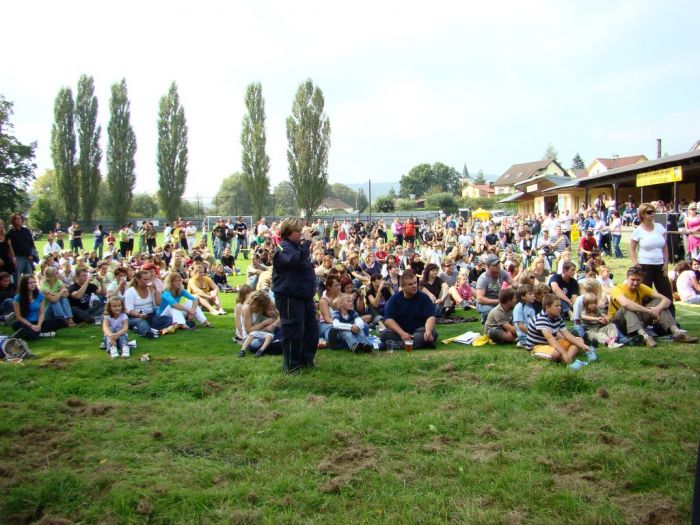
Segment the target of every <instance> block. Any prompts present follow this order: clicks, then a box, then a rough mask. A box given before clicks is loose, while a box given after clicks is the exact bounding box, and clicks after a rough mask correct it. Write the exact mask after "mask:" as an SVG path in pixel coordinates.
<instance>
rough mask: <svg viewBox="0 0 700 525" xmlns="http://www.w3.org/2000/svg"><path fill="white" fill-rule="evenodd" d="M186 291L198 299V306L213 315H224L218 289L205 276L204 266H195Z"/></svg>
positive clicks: (209, 278)
mask: <svg viewBox="0 0 700 525" xmlns="http://www.w3.org/2000/svg"><path fill="white" fill-rule="evenodd" d="M187 291H188V292H190V293H191V294H192V295H194V296H195V297H197V299H199V304H201V305H202V307H204V308H205V309H207V310H209V312H210V313H212V314H213V315H226V312H225V311H224V309H223V308H222V306H221V299H220V298H219V287H218V286H216V284H214V281H212V280H211V277H209V276H208V275H206V272H205V270H204V266H202V265H201V264H196V265H194V266H193V267H192V274H191V275H190V279H189V281H188V282H187Z"/></svg>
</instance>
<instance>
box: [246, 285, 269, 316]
mask: <svg viewBox="0 0 700 525" xmlns="http://www.w3.org/2000/svg"><path fill="white" fill-rule="evenodd" d="M246 303H247V304H248V308H250V311H251V312H254V313H256V314H262V313H265V310H267V307H268V306H269V305H270V304H272V299H270V296H269V295H268V294H267V292H264V291H262V290H256V291H254V292H253V293H251V294H250V296H249V297H248V300H247V301H246Z"/></svg>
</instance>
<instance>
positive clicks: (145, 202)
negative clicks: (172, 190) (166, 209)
mask: <svg viewBox="0 0 700 525" xmlns="http://www.w3.org/2000/svg"><path fill="white" fill-rule="evenodd" d="M159 211H160V210H159V209H158V199H157V198H156V195H150V194H148V193H146V192H143V193H137V194H136V195H134V200H133V201H132V203H131V212H130V213H129V216H130V217H144V218H146V217H157V216H158V212H159ZM176 218H177V217H176Z"/></svg>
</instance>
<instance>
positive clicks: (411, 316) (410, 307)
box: [384, 292, 435, 334]
mask: <svg viewBox="0 0 700 525" xmlns="http://www.w3.org/2000/svg"><path fill="white" fill-rule="evenodd" d="M434 316H435V305H434V304H433V302H432V301H431V300H430V298H429V297H428V296H427V295H426V294H424V293H423V292H418V293H416V295H414V296H413V297H411V298H410V299H406V297H404V295H403V293H395V294H394V295H392V296H391V298H390V299H389V300H388V301H387V303H386V308H385V310H384V317H385V318H386V319H393V320H394V321H396V322H397V323H398V325H399V326H400V327H401V329H402V330H403V331H405V332H408V333H409V334H412V333H413V332H415V331H416V330H417V329H418V328H421V327H422V326H425V322H426V321H427V320H428V318H429V317H434Z"/></svg>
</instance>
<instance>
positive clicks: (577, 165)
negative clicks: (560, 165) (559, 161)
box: [571, 153, 586, 170]
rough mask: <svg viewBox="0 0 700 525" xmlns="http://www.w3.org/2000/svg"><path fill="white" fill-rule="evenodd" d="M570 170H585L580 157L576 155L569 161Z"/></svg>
mask: <svg viewBox="0 0 700 525" xmlns="http://www.w3.org/2000/svg"><path fill="white" fill-rule="evenodd" d="M571 169H574V170H576V169H578V170H584V169H586V165H585V164H584V163H583V159H582V158H581V155H579V154H578V153H576V156H575V157H574V158H573V160H572V161H571Z"/></svg>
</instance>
